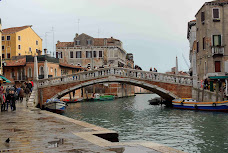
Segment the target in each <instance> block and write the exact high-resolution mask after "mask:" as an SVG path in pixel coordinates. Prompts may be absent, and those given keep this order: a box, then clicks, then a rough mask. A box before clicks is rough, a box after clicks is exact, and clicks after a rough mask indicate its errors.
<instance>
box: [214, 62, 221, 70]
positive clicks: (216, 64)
mask: <svg viewBox="0 0 228 153" xmlns="http://www.w3.org/2000/svg"><path fill="white" fill-rule="evenodd" d="M215 72H221V62H220V61H215Z"/></svg>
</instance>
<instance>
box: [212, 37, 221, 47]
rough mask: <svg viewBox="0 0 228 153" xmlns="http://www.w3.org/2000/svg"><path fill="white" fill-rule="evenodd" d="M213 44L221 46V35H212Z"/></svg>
mask: <svg viewBox="0 0 228 153" xmlns="http://www.w3.org/2000/svg"><path fill="white" fill-rule="evenodd" d="M213 46H222V37H221V35H213Z"/></svg>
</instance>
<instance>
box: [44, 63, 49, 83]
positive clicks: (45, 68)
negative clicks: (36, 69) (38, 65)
mask: <svg viewBox="0 0 228 153" xmlns="http://www.w3.org/2000/svg"><path fill="white" fill-rule="evenodd" d="M47 78H48V63H47V60H45V62H44V79H47Z"/></svg>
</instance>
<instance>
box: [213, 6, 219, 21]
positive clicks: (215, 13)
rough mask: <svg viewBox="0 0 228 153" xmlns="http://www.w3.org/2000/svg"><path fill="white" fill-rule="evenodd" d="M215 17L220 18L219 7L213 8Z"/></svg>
mask: <svg viewBox="0 0 228 153" xmlns="http://www.w3.org/2000/svg"><path fill="white" fill-rule="evenodd" d="M213 19H219V9H218V8H214V9H213Z"/></svg>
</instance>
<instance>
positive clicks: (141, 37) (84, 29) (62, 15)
mask: <svg viewBox="0 0 228 153" xmlns="http://www.w3.org/2000/svg"><path fill="white" fill-rule="evenodd" d="M204 2H205V0H172V1H170V0H163V1H155V0H1V1H0V18H2V26H3V29H4V28H9V27H16V26H23V25H33V27H32V28H33V29H34V30H35V31H36V33H37V34H38V35H39V36H40V37H41V38H42V39H43V48H45V47H46V46H47V48H48V50H49V51H53V33H52V31H51V30H52V27H53V28H54V41H55V43H56V41H57V40H60V41H63V42H64V41H73V38H74V36H75V33H78V19H80V22H79V33H86V34H88V35H90V36H92V37H100V38H107V37H111V36H112V37H114V38H117V39H120V40H121V41H122V42H123V46H124V49H125V50H126V51H127V52H129V53H133V54H134V60H135V64H137V65H139V66H141V67H142V68H143V69H144V70H149V68H150V67H156V68H157V69H158V71H159V72H166V71H169V70H170V69H171V67H174V66H175V57H176V56H178V58H179V69H181V70H188V66H187V64H186V63H185V61H184V58H183V57H185V59H186V60H187V62H188V63H189V54H188V53H189V44H188V40H187V22H188V21H190V20H193V19H195V14H196V12H197V11H198V10H199V9H200V7H201V6H202V5H203V4H204ZM98 31H99V32H98ZM45 33H46V37H45ZM45 38H47V39H45Z"/></svg>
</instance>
